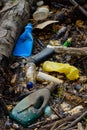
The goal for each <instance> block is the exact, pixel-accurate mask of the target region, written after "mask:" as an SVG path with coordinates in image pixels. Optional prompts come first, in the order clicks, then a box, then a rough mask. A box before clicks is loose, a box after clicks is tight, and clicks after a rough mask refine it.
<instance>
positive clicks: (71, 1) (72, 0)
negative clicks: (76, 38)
mask: <svg viewBox="0 0 87 130" xmlns="http://www.w3.org/2000/svg"><path fill="white" fill-rule="evenodd" d="M69 1H70V3H72V4H73V5H74V6H75V7H77V8H78V9H79V10H80V11H81V12H82V13H83V14H84V16H85V17H87V11H86V10H85V9H83V8H82V6H80V5H79V4H78V3H77V2H76V1H75V0H69Z"/></svg>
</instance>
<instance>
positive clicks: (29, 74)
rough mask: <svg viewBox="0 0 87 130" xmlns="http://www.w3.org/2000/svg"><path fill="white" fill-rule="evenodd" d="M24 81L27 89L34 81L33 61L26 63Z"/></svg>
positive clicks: (34, 68) (34, 66)
mask: <svg viewBox="0 0 87 130" xmlns="http://www.w3.org/2000/svg"><path fill="white" fill-rule="evenodd" d="M26 83H27V88H28V89H30V88H32V87H33V85H35V83H36V65H35V64H34V63H33V62H30V63H28V64H27V65H26Z"/></svg>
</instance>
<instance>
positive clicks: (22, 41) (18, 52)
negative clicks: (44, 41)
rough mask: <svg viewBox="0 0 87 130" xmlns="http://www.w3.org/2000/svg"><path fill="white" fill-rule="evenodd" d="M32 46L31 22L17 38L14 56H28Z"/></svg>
mask: <svg viewBox="0 0 87 130" xmlns="http://www.w3.org/2000/svg"><path fill="white" fill-rule="evenodd" d="M32 48H33V37H32V24H31V23H29V24H27V26H26V27H25V31H24V32H23V33H22V34H21V35H20V37H19V38H18V40H17V42H16V45H15V48H14V50H13V55H14V56H21V57H29V56H31V53H32Z"/></svg>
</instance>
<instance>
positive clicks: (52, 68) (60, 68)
mask: <svg viewBox="0 0 87 130" xmlns="http://www.w3.org/2000/svg"><path fill="white" fill-rule="evenodd" d="M42 68H43V70H44V71H46V72H59V73H60V74H62V73H64V74H65V75H66V77H67V78H68V79H69V80H75V79H78V78H79V70H78V69H77V68H76V67H74V66H71V65H69V64H63V63H57V62H52V61H45V62H44V63H43V65H42Z"/></svg>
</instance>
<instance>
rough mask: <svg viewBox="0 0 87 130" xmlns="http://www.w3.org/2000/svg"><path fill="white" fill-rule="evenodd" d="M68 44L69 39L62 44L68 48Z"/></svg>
mask: <svg viewBox="0 0 87 130" xmlns="http://www.w3.org/2000/svg"><path fill="white" fill-rule="evenodd" d="M70 44H71V38H69V39H68V40H66V41H65V42H64V44H63V46H65V47H68V46H70Z"/></svg>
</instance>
